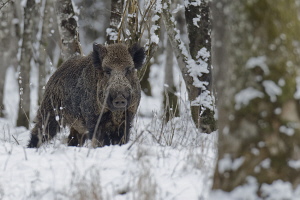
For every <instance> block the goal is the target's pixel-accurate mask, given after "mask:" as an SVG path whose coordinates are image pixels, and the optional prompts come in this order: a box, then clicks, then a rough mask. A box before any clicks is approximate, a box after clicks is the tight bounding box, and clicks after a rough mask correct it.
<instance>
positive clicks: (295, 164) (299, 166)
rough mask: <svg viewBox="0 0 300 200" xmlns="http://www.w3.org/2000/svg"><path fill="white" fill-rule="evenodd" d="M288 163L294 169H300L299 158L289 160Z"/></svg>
mask: <svg viewBox="0 0 300 200" xmlns="http://www.w3.org/2000/svg"><path fill="white" fill-rule="evenodd" d="M288 164H289V166H290V167H292V168H294V169H300V160H289V161H288Z"/></svg>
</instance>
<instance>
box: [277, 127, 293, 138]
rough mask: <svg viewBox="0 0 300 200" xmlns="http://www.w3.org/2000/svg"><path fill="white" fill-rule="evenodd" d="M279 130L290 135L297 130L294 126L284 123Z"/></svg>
mask: <svg viewBox="0 0 300 200" xmlns="http://www.w3.org/2000/svg"><path fill="white" fill-rule="evenodd" d="M279 131H280V132H281V133H284V134H286V135H288V136H293V135H294V133H295V130H294V129H293V128H290V127H287V126H283V125H282V126H280V127H279Z"/></svg>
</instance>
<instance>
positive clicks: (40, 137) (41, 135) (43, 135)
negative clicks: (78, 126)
mask: <svg viewBox="0 0 300 200" xmlns="http://www.w3.org/2000/svg"><path fill="white" fill-rule="evenodd" d="M58 131H59V124H58V122H57V121H56V120H55V116H50V117H49V119H48V120H47V121H46V122H43V120H41V117H38V121H37V122H36V124H35V126H34V128H33V129H32V131H31V138H30V141H29V144H28V147H29V148H35V147H39V146H40V145H41V144H42V143H44V142H45V141H48V140H50V139H52V138H53V137H54V136H55V135H56V133H57V132H58Z"/></svg>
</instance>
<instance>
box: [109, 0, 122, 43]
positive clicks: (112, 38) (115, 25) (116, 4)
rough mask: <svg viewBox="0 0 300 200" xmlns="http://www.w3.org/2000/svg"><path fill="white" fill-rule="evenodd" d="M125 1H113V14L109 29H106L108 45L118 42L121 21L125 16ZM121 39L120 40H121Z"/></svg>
mask: <svg viewBox="0 0 300 200" xmlns="http://www.w3.org/2000/svg"><path fill="white" fill-rule="evenodd" d="M123 5H124V0H111V12H110V13H111V14H110V23H109V28H107V29H106V34H107V38H106V42H107V44H113V43H116V42H117V41H118V35H120V34H119V33H118V32H119V31H120V30H121V29H120V25H121V19H122V14H123ZM119 39H120V38H119Z"/></svg>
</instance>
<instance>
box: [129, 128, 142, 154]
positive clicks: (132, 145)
mask: <svg viewBox="0 0 300 200" xmlns="http://www.w3.org/2000/svg"><path fill="white" fill-rule="evenodd" d="M144 132H145V130H144V131H142V132H141V133H140V134H139V136H137V137H136V138H135V140H134V141H133V142H132V143H131V145H130V146H129V147H128V148H127V150H129V149H130V148H131V147H132V146H133V145H134V144H135V143H136V141H137V140H138V139H139V138H140V137H141V136H142V134H143V133H144Z"/></svg>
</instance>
